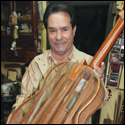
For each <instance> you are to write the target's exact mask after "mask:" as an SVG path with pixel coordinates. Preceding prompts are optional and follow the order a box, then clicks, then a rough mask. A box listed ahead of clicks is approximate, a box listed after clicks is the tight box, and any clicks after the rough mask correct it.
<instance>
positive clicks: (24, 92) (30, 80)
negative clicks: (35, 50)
mask: <svg viewBox="0 0 125 125" xmlns="http://www.w3.org/2000/svg"><path fill="white" fill-rule="evenodd" d="M41 77H42V73H41V71H40V69H39V67H38V65H37V63H36V62H35V61H34V60H33V61H32V62H31V63H30V65H29V67H28V68H27V70H26V72H25V74H24V76H23V79H22V83H21V94H20V95H18V96H17V97H16V103H15V104H14V105H13V108H16V107H18V106H19V105H20V104H22V102H24V100H26V98H28V97H29V96H31V95H32V94H33V93H34V92H35V91H36V89H37V88H38V86H39V80H40V78H41Z"/></svg>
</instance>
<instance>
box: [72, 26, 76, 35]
mask: <svg viewBox="0 0 125 125" xmlns="http://www.w3.org/2000/svg"><path fill="white" fill-rule="evenodd" d="M75 33H76V25H75V26H74V28H73V36H75Z"/></svg>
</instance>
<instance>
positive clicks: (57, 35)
mask: <svg viewBox="0 0 125 125" xmlns="http://www.w3.org/2000/svg"><path fill="white" fill-rule="evenodd" d="M62 36H63V34H62V32H61V31H58V32H57V34H56V39H57V40H62Z"/></svg>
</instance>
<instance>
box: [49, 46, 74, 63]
mask: <svg viewBox="0 0 125 125" xmlns="http://www.w3.org/2000/svg"><path fill="white" fill-rule="evenodd" d="M72 51H73V48H72V50H70V51H68V52H67V53H65V54H56V53H54V52H53V51H52V50H51V54H52V57H53V58H54V59H55V60H56V62H57V63H60V62H62V61H69V56H70V54H71V53H72Z"/></svg>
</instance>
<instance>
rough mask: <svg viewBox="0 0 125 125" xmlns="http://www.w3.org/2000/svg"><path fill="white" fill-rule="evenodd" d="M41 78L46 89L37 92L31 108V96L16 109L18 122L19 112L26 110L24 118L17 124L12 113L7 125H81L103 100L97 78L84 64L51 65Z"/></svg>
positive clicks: (103, 94)
mask: <svg viewBox="0 0 125 125" xmlns="http://www.w3.org/2000/svg"><path fill="white" fill-rule="evenodd" d="M78 76H79V77H78ZM45 79H46V80H44V82H43V85H45V86H46V88H45V89H44V86H43V88H41V90H40V91H39V92H38V94H37V96H36V98H37V99H35V100H36V101H35V102H34V103H35V106H34V105H33V106H31V104H32V103H31V102H33V100H34V98H33V97H31V98H30V99H29V102H28V101H26V103H24V104H23V105H21V107H20V108H19V110H18V109H17V110H16V112H17V113H16V114H17V116H18V120H19V112H21V111H22V110H23V109H24V107H25V109H26V110H27V108H29V107H30V108H29V110H27V112H25V114H26V115H24V116H21V117H20V118H21V119H20V120H19V121H17V116H16V114H15V113H14V114H15V115H14V116H13V117H12V119H13V120H12V121H11V122H10V123H11V124H12V123H13V124H14V123H15V121H16V123H15V124H52V123H53V124H57V123H58V124H64V123H65V124H74V123H77V124H78V123H82V124H84V123H86V122H87V119H88V118H89V117H90V116H91V115H92V114H93V113H94V112H95V111H96V110H97V109H98V108H99V107H100V106H101V104H102V102H103V100H104V96H105V91H104V88H103V87H102V85H101V83H100V80H99V77H98V75H97V74H96V73H95V72H94V71H93V69H91V68H90V67H88V66H86V65H83V64H80V63H74V62H62V63H60V64H57V65H56V66H54V68H52V69H51V70H50V72H49V73H48V75H47V77H46V78H45ZM48 80H49V81H48ZM48 91H49V92H48ZM98 94H99V95H98ZM97 95H98V96H97ZM39 98H41V99H39ZM31 100H32V101H31ZM93 100H95V101H93ZM28 103H29V104H28ZM25 104H26V105H27V106H26V105H25ZM28 105H29V106H28ZM90 105H91V108H90ZM26 107H27V108H26ZM88 107H89V108H88ZM20 109H21V110H20ZM92 111H93V112H92ZM36 112H37V113H36ZM21 114H22V112H21ZM14 117H15V118H14ZM83 117H84V119H83Z"/></svg>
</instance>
